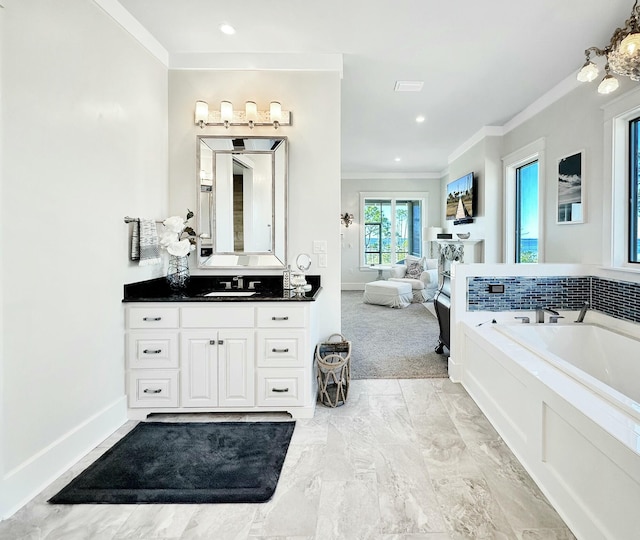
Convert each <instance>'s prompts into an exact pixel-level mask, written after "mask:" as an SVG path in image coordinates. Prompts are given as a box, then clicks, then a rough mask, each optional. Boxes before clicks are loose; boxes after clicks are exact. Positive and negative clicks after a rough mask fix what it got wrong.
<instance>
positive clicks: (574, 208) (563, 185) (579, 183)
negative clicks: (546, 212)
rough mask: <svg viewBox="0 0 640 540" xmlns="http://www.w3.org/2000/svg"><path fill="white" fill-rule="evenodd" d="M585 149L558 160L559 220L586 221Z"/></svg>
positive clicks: (561, 221)
mask: <svg viewBox="0 0 640 540" xmlns="http://www.w3.org/2000/svg"><path fill="white" fill-rule="evenodd" d="M584 195H585V190H584V151H583V150H580V151H579V152H575V153H573V154H570V155H568V156H565V157H562V158H560V159H559V160H558V209H557V222H558V223H559V224H565V225H566V224H572V223H584V222H585V200H584Z"/></svg>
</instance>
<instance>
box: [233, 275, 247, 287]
mask: <svg viewBox="0 0 640 540" xmlns="http://www.w3.org/2000/svg"><path fill="white" fill-rule="evenodd" d="M233 281H234V282H235V284H236V289H244V276H236V277H234V278H233Z"/></svg>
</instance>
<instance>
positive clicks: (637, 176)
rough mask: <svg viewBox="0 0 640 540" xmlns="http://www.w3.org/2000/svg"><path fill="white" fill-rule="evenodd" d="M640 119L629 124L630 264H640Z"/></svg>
mask: <svg viewBox="0 0 640 540" xmlns="http://www.w3.org/2000/svg"><path fill="white" fill-rule="evenodd" d="M639 221H640V118H635V119H633V120H631V121H630V122H629V236H628V238H629V262H630V263H640V224H639V223H638V222H639Z"/></svg>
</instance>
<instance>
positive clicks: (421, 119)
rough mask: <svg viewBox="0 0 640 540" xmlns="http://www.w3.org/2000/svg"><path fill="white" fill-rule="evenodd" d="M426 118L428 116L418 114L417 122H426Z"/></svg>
mask: <svg viewBox="0 0 640 540" xmlns="http://www.w3.org/2000/svg"><path fill="white" fill-rule="evenodd" d="M425 120H426V118H425V117H424V116H423V115H422V114H419V115H418V116H416V122H418V124H422V122H424V121H425Z"/></svg>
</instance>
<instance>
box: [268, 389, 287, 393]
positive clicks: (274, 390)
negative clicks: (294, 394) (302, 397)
mask: <svg viewBox="0 0 640 540" xmlns="http://www.w3.org/2000/svg"><path fill="white" fill-rule="evenodd" d="M271 391H272V392H278V393H285V392H288V391H289V389H288V388H272V389H271Z"/></svg>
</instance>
